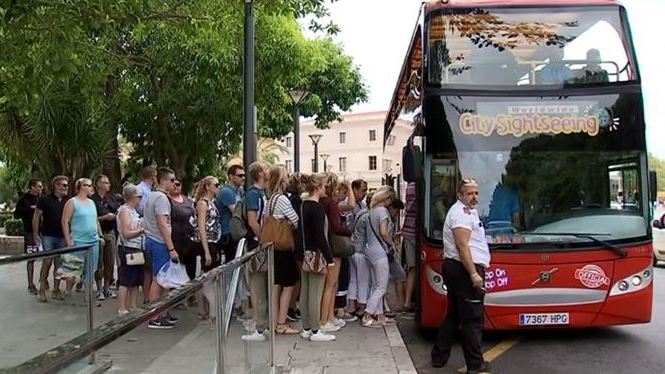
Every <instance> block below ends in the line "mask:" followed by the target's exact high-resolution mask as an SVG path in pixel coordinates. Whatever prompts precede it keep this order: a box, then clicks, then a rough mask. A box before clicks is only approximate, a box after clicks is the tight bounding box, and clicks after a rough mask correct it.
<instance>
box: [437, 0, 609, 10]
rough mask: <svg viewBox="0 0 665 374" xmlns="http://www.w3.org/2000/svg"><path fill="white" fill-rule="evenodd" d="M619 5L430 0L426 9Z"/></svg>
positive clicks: (581, 0)
mask: <svg viewBox="0 0 665 374" xmlns="http://www.w3.org/2000/svg"><path fill="white" fill-rule="evenodd" d="M585 5H621V2H620V1H619V0H447V1H446V0H430V1H429V2H428V3H427V5H426V7H427V11H428V12H429V11H432V10H436V9H441V8H490V7H492V8H506V7H531V6H550V7H551V6H585Z"/></svg>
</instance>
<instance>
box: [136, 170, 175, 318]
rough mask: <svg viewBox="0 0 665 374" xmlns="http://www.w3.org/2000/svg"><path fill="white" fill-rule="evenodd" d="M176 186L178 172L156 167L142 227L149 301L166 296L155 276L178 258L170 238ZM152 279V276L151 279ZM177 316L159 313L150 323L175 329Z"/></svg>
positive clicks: (165, 291)
mask: <svg viewBox="0 0 665 374" xmlns="http://www.w3.org/2000/svg"><path fill="white" fill-rule="evenodd" d="M174 185H175V173H174V172H173V170H171V169H169V168H164V167H161V168H159V169H157V189H156V190H155V191H153V192H151V193H150V194H149V195H148V198H147V199H145V198H143V199H141V200H146V203H145V208H144V210H143V226H144V228H145V235H146V240H145V251H146V253H147V254H148V255H149V258H150V262H151V263H150V265H149V266H150V268H151V270H152V272H151V273H147V275H148V277H146V279H145V280H144V285H145V284H146V283H149V284H150V287H149V288H150V292H149V300H150V302H153V301H156V300H158V299H159V298H161V297H162V296H164V295H165V294H166V293H167V292H168V289H166V288H164V287H162V286H161V285H160V284H159V283H157V282H155V281H153V277H154V276H156V275H157V273H159V271H160V270H161V269H162V267H163V266H164V265H166V264H167V263H168V262H169V261H174V262H177V261H178V258H179V257H178V252H176V249H175V246H174V245H173V240H172V239H171V203H170V202H169V198H168V194H169V193H170V192H171V191H173V188H174ZM148 278H149V279H148ZM177 322H178V319H177V318H175V317H173V316H171V315H170V314H168V313H164V314H162V315H160V316H157V317H156V318H154V319H153V320H151V321H150V322H148V328H151V329H172V328H173V327H175V323H177Z"/></svg>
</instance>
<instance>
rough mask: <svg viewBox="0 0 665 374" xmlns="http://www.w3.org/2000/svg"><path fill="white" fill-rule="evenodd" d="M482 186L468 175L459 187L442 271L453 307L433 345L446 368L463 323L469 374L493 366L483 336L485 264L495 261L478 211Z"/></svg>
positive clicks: (446, 228)
mask: <svg viewBox="0 0 665 374" xmlns="http://www.w3.org/2000/svg"><path fill="white" fill-rule="evenodd" d="M479 191H480V189H479V186H478V182H476V180H475V179H462V180H461V181H460V183H459V185H458V188H457V202H455V204H453V206H452V207H450V210H449V211H448V214H447V215H446V220H445V222H444V225H443V252H444V261H443V269H442V274H443V281H444V283H445V284H446V286H447V289H448V309H447V311H446V318H445V319H444V320H443V322H442V323H441V326H440V327H439V331H438V334H437V339H436V342H435V344H434V347H433V348H432V366H433V367H443V366H444V365H445V364H446V363H447V361H448V358H449V357H450V350H451V347H452V344H453V340H454V338H455V336H456V335H457V329H458V328H459V326H460V325H461V329H462V348H463V352H464V361H465V362H466V367H467V373H481V372H487V370H488V368H487V363H486V362H485V361H484V360H483V353H482V346H481V340H482V329H483V321H484V314H485V306H484V298H485V289H484V283H485V269H487V268H488V267H489V264H490V252H489V246H488V245H487V240H486V239H485V229H484V228H483V224H482V222H481V220H480V218H479V217H478V212H477V211H476V207H477V206H478V194H479Z"/></svg>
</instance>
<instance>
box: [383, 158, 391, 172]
mask: <svg viewBox="0 0 665 374" xmlns="http://www.w3.org/2000/svg"><path fill="white" fill-rule="evenodd" d="M392 166H393V162H392V160H386V159H383V171H384V172H389V171H390V169H391V168H392Z"/></svg>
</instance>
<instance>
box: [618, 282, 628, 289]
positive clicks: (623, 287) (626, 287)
mask: <svg viewBox="0 0 665 374" xmlns="http://www.w3.org/2000/svg"><path fill="white" fill-rule="evenodd" d="M627 289H628V282H626V281H621V282H619V290H620V291H625V290H627Z"/></svg>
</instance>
